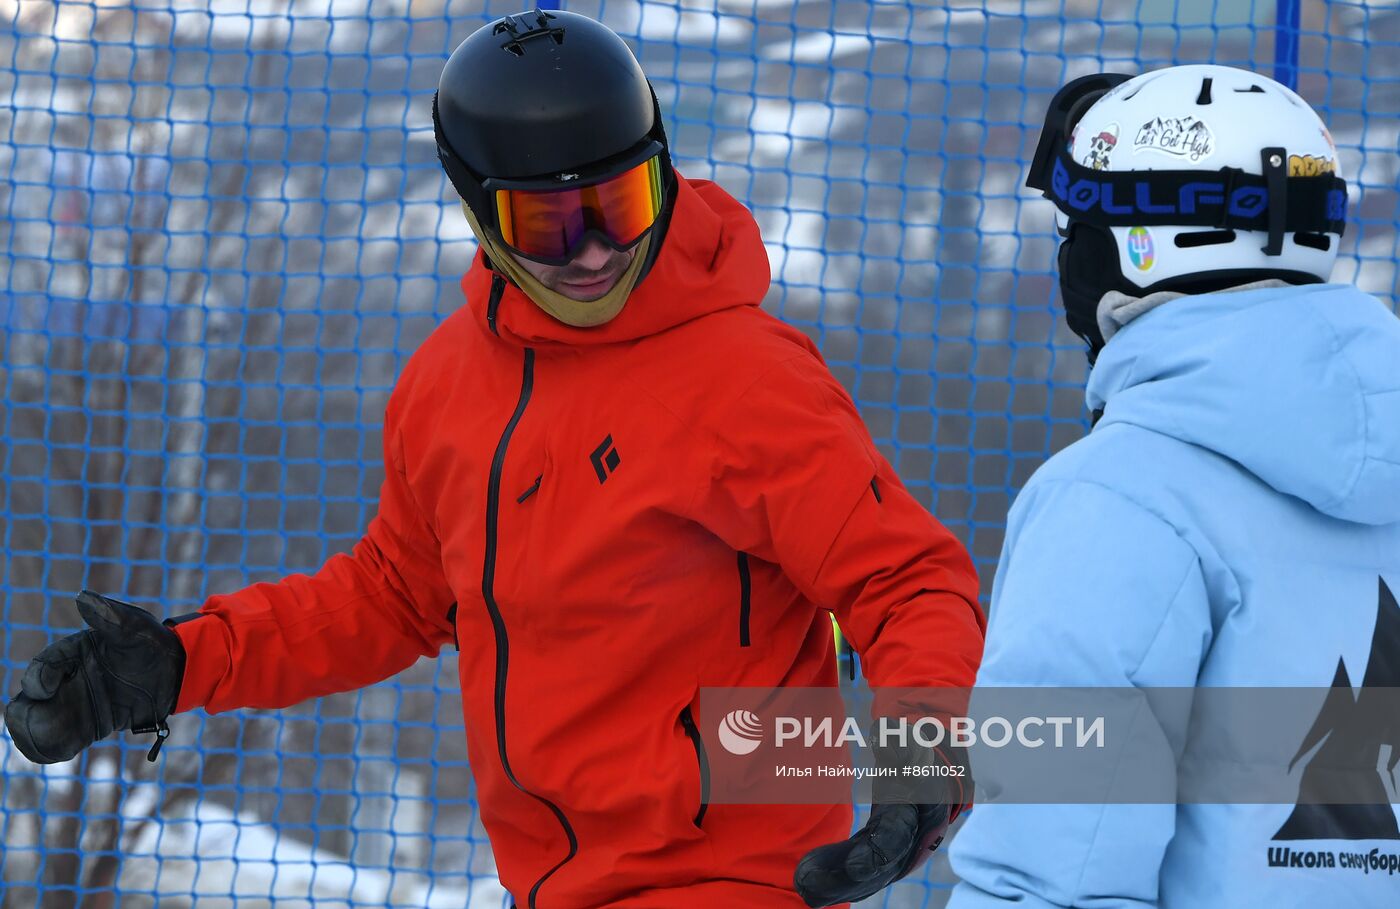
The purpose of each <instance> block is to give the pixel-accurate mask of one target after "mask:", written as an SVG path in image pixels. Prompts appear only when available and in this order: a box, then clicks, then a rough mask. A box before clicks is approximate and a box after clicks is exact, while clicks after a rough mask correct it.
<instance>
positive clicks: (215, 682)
mask: <svg viewBox="0 0 1400 909" xmlns="http://www.w3.org/2000/svg"><path fill="white" fill-rule="evenodd" d="M434 125H435V127H436V133H437V138H438V146H439V153H440V157H441V160H442V162H443V165H444V167H445V168H446V170H447V173H448V175H449V177H450V178H451V180H452V183H453V185H454V186H455V187H456V189H457V191H458V192H459V193H460V194H461V196H462V197H463V201H464V211H465V213H466V215H467V218H468V219H469V220H470V221H471V225H472V228H473V230H474V231H475V233H476V236H477V238H478V239H479V240H480V245H481V248H480V251H479V252H478V254H477V257H476V261H475V262H474V263H473V265H472V267H471V270H470V271H469V272H468V273H467V275H466V276H465V278H464V279H463V281H462V289H463V292H464V294H465V296H466V301H467V305H466V306H465V307H463V308H462V309H460V310H459V311H458V312H456V313H454V314H453V315H452V316H450V317H449V318H448V319H447V320H446V321H445V322H444V323H443V324H442V325H441V326H440V327H439V328H438V330H437V331H436V332H434V333H433V335H432V336H431V337H429V338H428V340H427V341H426V342H424V344H423V346H422V347H421V349H419V350H418V351H417V352H416V353H415V354H414V356H413V357H412V358H411V360H410V361H409V363H408V365H407V366H406V367H405V369H404V372H403V375H402V376H401V377H400V378H399V381H398V383H397V385H396V387H395V389H394V392H393V394H392V396H391V398H390V401H389V405H388V410H387V413H386V415H385V425H384V449H385V468H386V469H385V473H386V476H385V480H384V486H383V489H382V491H381V494H380V502H379V511H378V514H377V516H376V517H375V518H374V520H373V521H372V522H371V523H370V526H369V528H368V530H367V531H366V533H365V536H364V538H363V539H362V540H361V541H360V542H359V543H358V544H357V545H356V546H355V548H354V550H353V551H352V552H351V553H349V554H345V555H339V556H336V557H334V558H332V559H331V560H330V561H329V562H328V563H327V564H326V565H325V567H323V568H322V569H321V570H320V571H319V572H318V573H316V574H315V575H314V576H311V577H305V576H293V577H289V578H286V579H284V580H282V581H280V582H277V583H271V584H256V585H254V586H252V587H249V588H247V589H245V590H241V591H238V592H237V593H233V594H228V595H223V596H215V597H212V598H211V599H210V600H209V601H208V602H207V603H205V605H204V606H203V608H202V609H201V610H200V612H199V613H197V614H196V615H194V616H190V617H183V618H182V619H177V620H171V621H170V622H168V623H166V625H162V624H161V623H159V622H157V621H156V620H155V619H154V618H153V617H151V616H150V615H149V614H147V613H145V612H144V611H143V610H140V609H137V608H136V607H133V606H129V605H127V604H123V603H120V602H118V601H115V600H110V599H108V598H106V597H102V596H100V595H98V594H92V593H86V592H85V593H84V594H82V595H81V596H80V597H79V600H78V604H79V609H80V611H81V612H82V614H83V616H84V618H85V619H86V620H87V621H88V623H89V625H90V626H91V628H90V629H89V630H87V631H84V632H80V633H78V634H76V635H73V636H70V637H69V638H66V639H64V640H62V641H59V642H57V643H55V644H54V645H52V646H50V647H49V648H47V649H46V650H44V651H43V652H41V653H40V654H39V656H38V657H36V659H35V661H34V662H33V663H32V664H31V666H30V668H29V670H28V671H27V672H26V674H25V676H24V679H23V682H22V693H21V694H20V696H18V697H17V698H16V699H15V701H13V702H12V703H11V705H10V706H9V708H8V710H7V712H6V723H7V725H8V727H9V728H10V731H11V735H12V737H13V738H14V740H15V742H16V743H17V744H18V745H19V747H20V749H21V750H22V751H23V752H24V753H25V754H26V755H27V756H29V757H30V758H31V759H33V760H37V761H55V760H65V759H67V758H70V757H72V756H73V755H74V754H76V753H77V752H78V751H80V750H81V749H82V748H84V747H86V746H87V745H88V744H90V743H91V742H93V741H95V740H96V739H98V738H102V737H104V736H106V735H108V734H110V733H111V732H113V731H120V730H124V729H132V730H135V731H155V732H157V733H158V734H159V735H160V736H162V737H163V736H164V735H165V734H166V727H165V718H166V716H167V715H168V714H170V713H172V712H180V711H185V710H191V709H194V708H197V707H203V708H205V709H206V710H209V711H222V710H232V709H235V708H239V707H263V708H269V707H282V706H287V705H291V704H295V703H297V702H300V701H303V700H306V699H307V698H313V697H319V696H321V695H325V694H329V693H332V692H338V691H346V690H349V689H354V688H358V687H361V686H364V685H370V684H373V683H375V682H378V681H380V680H382V679H385V678H387V677H389V676H391V675H393V674H394V673H397V672H399V671H400V670H402V669H404V668H405V667H407V666H409V665H411V664H412V663H413V662H414V661H415V660H417V659H419V658H420V657H423V656H432V655H435V654H436V653H437V652H438V651H439V650H440V649H441V648H442V647H443V645H445V644H447V643H456V644H457V645H458V646H459V647H460V649H461V651H462V656H461V659H460V660H459V666H460V671H461V685H462V702H463V711H464V714H465V721H466V732H467V744H468V751H469V755H470V759H471V764H472V770H473V773H474V775H475V778H476V782H477V787H478V794H479V798H480V804H481V815H482V820H483V822H484V824H485V826H486V829H487V831H488V833H489V835H490V837H491V842H492V846H493V850H494V853H495V857H496V861H497V864H498V866H499V870H500V876H501V880H502V881H503V882H504V883H505V885H506V887H507V888H508V889H509V890H510V891H511V893H513V894H514V895H515V898H516V900H517V903H518V904H519V906H520V907H521V909H524V907H526V906H528V907H530V909H537V907H538V909H554V907H560V909H585V907H604V906H606V907H635V909H699V907H714V906H725V907H739V909H743V907H753V909H758V907H764V909H767V907H774V906H779V907H781V906H788V907H800V906H802V905H803V903H804V902H806V903H807V904H808V905H813V906H818V905H831V904H836V903H841V902H844V901H846V900H851V899H859V898H863V897H864V896H866V895H868V894H870V893H873V892H875V891H877V890H879V889H880V888H882V887H884V886H885V885H886V884H888V883H890V882H891V881H893V880H895V879H897V878H898V877H900V876H902V875H904V874H906V873H908V871H909V870H911V869H912V868H913V867H915V866H916V865H917V864H918V862H919V861H920V860H921V859H922V858H923V857H924V856H926V855H927V852H928V849H929V848H931V844H934V843H936V839H937V837H938V836H939V835H940V834H941V832H942V831H943V830H944V829H945V828H946V826H947V824H948V823H949V822H950V821H951V819H952V817H953V816H955V815H956V813H957V811H958V810H959V809H960V808H961V807H962V805H963V802H964V801H966V794H965V793H962V792H958V791H953V792H951V793H950V794H949V796H948V798H947V799H946V800H945V801H944V802H943V803H940V804H932V805H929V804H922V805H920V804H880V805H877V806H876V807H875V809H874V811H873V813H872V817H871V820H870V822H869V823H868V824H867V825H866V826H865V827H863V828H862V829H861V830H860V831H858V832H857V833H856V835H855V836H853V837H850V838H849V839H846V837H847V834H848V833H849V832H850V827H851V809H850V806H849V805H766V806H756V805H718V804H717V805H709V804H708V803H707V793H706V788H707V784H708V763H707V758H706V754H705V752H704V748H703V743H702V738H701V736H700V734H699V732H698V728H697V725H696V715H695V711H696V704H697V701H698V697H699V692H700V690H701V689H702V688H707V687H763V686H812V687H828V688H829V687H831V686H834V685H835V684H836V676H837V672H836V667H835V656H834V652H833V646H832V631H831V623H830V621H829V619H828V616H829V615H830V614H832V613H834V614H835V615H836V617H837V619H838V621H839V622H840V624H841V627H842V628H843V629H844V630H845V632H846V633H847V635H848V636H849V638H850V640H851V642H852V643H853V644H854V646H855V647H856V649H857V650H858V651H859V652H860V653H861V655H862V659H863V661H864V663H865V667H866V673H867V676H868V677H869V679H870V681H871V683H872V684H873V685H876V686H898V687H925V686H930V687H947V688H951V687H970V686H971V685H972V682H973V680H974V677H975V675H976V671H977V667H978V663H979V661H980V659H981V653H982V635H983V630H984V621H983V617H982V614H981V612H980V610H979V609H978V606H977V579H976V575H975V572H974V571H973V568H972V564H971V561H970V559H969V558H968V555H967V553H966V551H965V550H964V549H963V547H962V546H961V545H960V544H959V543H958V541H957V540H956V539H955V538H954V537H953V536H952V535H951V534H950V533H949V532H948V531H947V530H946V529H944V528H943V527H941V526H940V525H939V524H938V523H937V522H936V521H934V520H933V519H932V518H931V517H930V516H929V515H928V513H927V512H925V511H924V509H923V508H921V507H920V506H919V505H918V503H917V502H915V501H914V499H913V498H912V497H911V496H910V495H909V494H908V493H907V491H906V490H905V489H904V487H903V486H902V485H901V483H900V481H899V478H898V477H897V476H896V475H895V473H894V471H893V470H892V469H891V467H890V466H889V464H888V463H886V462H885V460H884V459H883V458H882V457H881V456H880V454H879V453H878V451H877V450H876V448H875V446H874V445H873V444H872V442H871V440H870V438H869V435H868V433H867V432H866V430H865V428H864V426H863V425H862V423H861V420H860V417H859V415H858V413H857V411H856V409H855V407H854V405H853V404H852V402H851V399H850V398H849V396H848V395H847V394H846V393H845V391H844V390H843V389H842V388H841V386H840V385H839V384H838V383H837V382H836V381H835V379H833V378H832V376H831V374H830V373H829V372H828V370H827V369H826V367H825V365H824V364H823V362H822V360H821V357H820V356H819V354H818V353H817V350H816V349H815V347H814V346H813V345H812V343H811V342H810V341H809V340H808V339H807V338H806V337H805V336H804V335H802V334H801V333H800V332H798V331H796V330H794V329H792V328H789V327H788V326H786V325H784V324H782V323H781V322H779V321H777V320H776V319H773V318H771V317H770V316H768V315H766V314H765V313H764V312H763V311H762V310H761V309H760V308H759V303H760V302H761V301H762V299H763V296H764V293H765V291H766V290H767V288H768V283H769V270H768V262H767V257H766V254H765V252H764V248H763V244H762V242H761V241H760V238H759V233H758V227H757V225H756V224H755V223H754V220H753V218H752V216H751V215H750V214H749V212H748V211H747V210H745V209H744V208H743V207H742V206H741V205H739V203H737V202H736V201H735V200H734V199H732V198H731V197H730V196H729V195H727V194H726V193H725V192H724V191H723V190H721V189H720V188H719V187H718V186H716V185H714V184H712V183H708V182H705V181H688V180H685V179H684V178H682V177H680V176H679V175H678V174H677V173H676V172H675V171H674V170H673V169H672V166H671V163H670V158H669V155H668V152H667V145H666V137H665V134H664V132H663V130H662V121H661V117H660V112H659V109H658V107H657V105H656V101H655V96H654V94H653V93H652V91H651V88H650V85H649V84H648V83H647V81H646V78H645V76H644V75H643V74H642V71H641V69H640V67H639V66H638V65H637V62H636V60H635V58H633V56H632V54H631V52H630V51H629V50H628V49H627V46H626V45H625V44H624V43H623V42H622V40H621V39H620V38H618V36H617V35H615V34H614V33H612V32H611V31H609V30H608V29H606V28H605V27H603V26H602V25H600V24H598V23H596V22H594V21H592V20H590V19H587V18H585V17H582V16H578V15H574V14H569V13H564V12H551V13H543V12H539V11H535V12H532V13H524V14H520V15H517V16H512V17H508V18H506V19H503V20H501V21H499V22H496V23H494V24H493V25H490V26H487V27H485V28H483V29H481V30H479V31H478V32H476V33H475V34H473V35H472V36H471V37H469V38H468V39H467V40H466V41H465V42H464V43H463V44H462V45H461V47H459V48H458V49H457V51H456V52H455V53H454V54H453V55H452V58H451V60H449V61H448V63H447V66H446V68H445V70H444V72H443V76H442V81H441V84H440V87H439V93H438V97H437V99H436V101H435V104H434ZM167 626H169V627H167ZM172 629H173V630H172ZM159 741H160V740H159V739H158V740H157V746H156V747H157V748H158V747H159ZM153 751H154V749H153ZM823 844H826V845H823ZM804 855H805V856H806V857H805V858H803V856H804ZM799 859H800V860H801V862H800V864H799ZM795 870H796V875H795V876H794V872H795ZM799 894H800V897H799Z"/></svg>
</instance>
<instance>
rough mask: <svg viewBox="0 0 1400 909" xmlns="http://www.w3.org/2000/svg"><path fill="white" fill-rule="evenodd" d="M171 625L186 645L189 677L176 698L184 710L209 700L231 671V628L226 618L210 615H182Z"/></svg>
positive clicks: (186, 675)
mask: <svg viewBox="0 0 1400 909" xmlns="http://www.w3.org/2000/svg"><path fill="white" fill-rule="evenodd" d="M170 628H171V629H172V630H173V631H174V632H175V634H176V635H178V636H179V638H180V643H181V644H182V645H184V648H185V676H184V680H183V681H182V682H181V683H180V696H179V698H177V699H176V701H175V712H176V713H183V712H185V711H186V710H194V709H195V708H197V707H203V706H204V705H205V704H207V703H209V700H210V699H211V698H212V697H213V696H214V689H215V688H216V687H217V686H218V684H219V682H221V681H222V680H223V678H224V676H225V675H227V674H228V670H229V665H230V663H231V660H230V659H229V646H228V637H227V630H226V627H225V625H224V623H223V622H222V621H220V620H219V619H218V618H217V617H216V616H210V615H199V616H196V617H186V616H180V617H179V618H178V619H176V620H172V621H171V622H170Z"/></svg>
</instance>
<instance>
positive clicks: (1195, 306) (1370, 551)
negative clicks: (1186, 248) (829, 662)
mask: <svg viewBox="0 0 1400 909" xmlns="http://www.w3.org/2000/svg"><path fill="white" fill-rule="evenodd" d="M1088 402H1089V406H1090V408H1092V409H1099V408H1102V409H1103V410H1104V415H1103V418H1102V419H1101V420H1100V421H1099V423H1098V424H1097V425H1096V426H1095V428H1094V430H1093V432H1091V433H1090V434H1089V435H1088V437H1086V438H1084V439H1083V440H1081V441H1079V442H1077V443H1076V444H1074V445H1072V446H1070V447H1069V448H1067V449H1066V450H1064V451H1063V452H1061V453H1060V454H1058V455H1056V456H1055V457H1053V458H1052V459H1051V460H1050V461H1049V462H1047V463H1046V464H1045V465H1043V466H1042V467H1041V468H1040V470H1038V471H1037V472H1036V474H1035V476H1034V477H1033V478H1032V479H1031V481H1030V482H1029V483H1028V484H1027V486H1026V488H1025V489H1024V490H1023V491H1022V492H1021V494H1020V496H1019V497H1018V498H1017V499H1016V502H1015V505H1014V507H1013V508H1012V510H1011V514H1010V517H1009V519H1008V526H1007V535H1006V542H1005V548H1004V550H1003V552H1002V557H1001V563H1000V566H999V568H998V571H997V577H996V583H995V585H994V590H993V597H992V609H991V625H990V628H989V630H988V635H987V651H986V657H985V660H984V662H983V664H982V669H981V672H980V673H979V675H978V685H979V686H1024V685H1034V686H1068V685H1075V686H1127V685H1132V686H1137V687H1139V688H1148V687H1158V686H1317V687H1319V688H1325V687H1326V686H1329V685H1331V684H1332V683H1333V680H1334V676H1335V675H1336V674H1337V672H1338V660H1339V659H1340V660H1341V662H1342V664H1343V665H1344V666H1345V667H1346V670H1347V674H1348V675H1347V677H1348V678H1349V680H1350V684H1351V685H1353V686H1360V685H1362V679H1363V677H1364V676H1365V674H1366V672H1367V667H1368V663H1374V664H1375V665H1373V666H1372V667H1371V673H1372V675H1371V677H1370V678H1371V679H1372V680H1374V679H1377V678H1381V677H1387V678H1389V679H1390V680H1391V681H1390V682H1389V684H1391V685H1397V684H1400V683H1397V682H1395V681H1394V679H1395V677H1396V674H1397V673H1400V652H1397V651H1400V645H1397V638H1396V636H1395V630H1396V628H1397V627H1400V626H1397V621H1396V620H1397V618H1400V617H1397V616H1396V615H1390V614H1389V613H1387V612H1386V610H1387V609H1391V610H1394V609H1395V608H1396V607H1395V606H1394V603H1393V601H1392V602H1390V603H1389V605H1388V606H1387V604H1386V602H1385V599H1384V598H1383V596H1382V595H1381V594H1380V593H1379V592H1378V591H1379V589H1380V584H1379V583H1378V581H1383V582H1384V583H1385V584H1387V585H1388V586H1389V588H1390V590H1393V591H1395V592H1397V593H1400V319H1397V318H1396V317H1395V315H1394V314H1392V313H1391V311H1390V310H1389V309H1388V308H1387V307H1386V306H1385V305H1384V304H1382V303H1381V302H1380V301H1378V300H1376V299H1375V298H1373V297H1371V296H1368V295H1366V294H1363V293H1361V292H1360V291H1358V290H1356V289H1355V288H1352V287H1348V286H1339V285H1315V286H1310V287H1286V288H1273V289H1255V290H1242V291H1235V292H1222V293H1215V294H1205V295H1200V296H1193V297H1183V298H1180V299H1176V300H1172V301H1170V302H1167V303H1165V304H1163V305H1161V306H1159V307H1157V308H1156V309H1154V310H1152V311H1150V312H1147V313H1145V314H1144V315H1142V316H1140V317H1139V318H1137V319H1136V320H1134V321H1132V322H1131V323H1129V324H1128V325H1127V326H1126V327H1124V328H1123V329H1122V330H1121V331H1119V333H1118V334H1116V335H1115V336H1114V337H1113V338H1112V340H1111V341H1110V342H1109V343H1108V345H1107V346H1106V347H1105V348H1104V350H1103V352H1102V353H1101V354H1100V356H1099V359H1098V363H1097V365H1096V366H1095V367H1094V369H1093V372H1092V374H1091V376H1090V380H1089V387H1088ZM1383 627H1384V628H1385V629H1387V630H1384V631H1382V628H1383ZM1370 683H1373V682H1368V684H1370ZM1168 734H1169V735H1170V734H1172V733H1171V732H1170V731H1169V733H1168ZM1384 754H1385V753H1384V751H1382V757H1384ZM1301 764H1302V762H1300V765H1301ZM975 770H976V767H975V762H974V772H975ZM1302 771H1303V768H1302V766H1299V767H1298V768H1297V773H1298V774H1299V775H1301V773H1302ZM1386 785H1387V788H1388V791H1389V795H1390V798H1389V800H1390V802H1392V803H1395V802H1397V801H1400V799H1397V798H1396V796H1395V791H1394V789H1393V788H1391V787H1393V785H1394V784H1393V782H1389V783H1387V784H1386ZM1293 810H1294V806H1293V805H1290V804H1276V805H1185V806H1174V805H1109V806H1102V805H1034V806H1028V805H997V804H988V805H983V806H981V807H978V808H976V809H974V811H973V812H972V814H971V816H970V817H969V818H968V820H967V822H966V824H965V826H964V827H963V829H962V830H961V831H960V832H959V833H958V835H957V836H956V837H955V839H954V840H953V844H952V847H951V849H950V854H951V860H952V864H953V869H954V870H955V871H956V872H957V873H958V875H959V876H960V877H961V878H962V881H963V883H961V884H960V885H959V886H958V887H957V889H956V891H955V892H954V895H953V898H952V901H951V903H949V907H950V909H991V907H1003V909H1004V907H1008V906H1016V907H1019V909H1044V907H1060V906H1077V907H1090V909H1110V907H1114V909H1116V907H1142V909H1146V907H1164V909H1202V907H1222V909H1223V907H1229V909H1249V907H1268V909H1282V907H1292V906H1325V907H1329V909H1331V907H1335V909H1343V907H1345V909H1370V907H1377V909H1379V907H1391V909H1393V907H1397V906H1400V871H1392V868H1391V865H1394V864H1395V863H1396V862H1397V861H1400V839H1392V838H1388V837H1386V838H1372V839H1326V838H1318V839H1291V840H1286V841H1285V840H1275V839H1274V837H1275V836H1276V835H1277V834H1278V833H1279V832H1280V830H1281V828H1282V827H1283V825H1284V824H1285V823H1286V822H1288V821H1289V819H1290V815H1291V814H1292V812H1293ZM1379 810H1380V811H1381V812H1385V811H1387V810H1389V811H1390V812H1394V810H1395V806H1394V805H1393V804H1392V805H1389V806H1381V808H1380V809H1379ZM1384 817H1385V818H1386V822H1387V823H1388V821H1389V815H1388V814H1385V815H1384ZM1271 848H1272V849H1273V850H1274V851H1273V852H1272V853H1271V852H1270V849H1271ZM1284 849H1287V850H1289V852H1287V853H1285V852H1283V851H1282V850H1284ZM1300 854H1301V855H1302V856H1303V857H1304V858H1307V860H1308V862H1311V863H1314V865H1315V867H1311V868H1309V867H1306V866H1302V865H1303V862H1301V861H1297V864H1299V865H1300V866H1301V867H1291V865H1292V864H1294V862H1295V859H1294V858H1293V856H1296V855H1300ZM1309 855H1311V856H1312V857H1311V858H1308V856H1309ZM1327 855H1331V856H1332V858H1333V859H1335V860H1336V862H1335V863H1329V861H1328V860H1327ZM1271 856H1272V857H1273V858H1274V860H1275V862H1277V861H1279V860H1280V859H1282V862H1283V865H1282V866H1271V863H1270V858H1271ZM1357 856H1360V858H1361V861H1360V864H1361V865H1362V866H1363V867H1361V868H1357V867H1354V866H1355V865H1356V864H1357ZM1387 857H1389V858H1387ZM1378 862H1379V864H1381V865H1385V867H1384V868H1378V867H1377V863H1378ZM1387 862H1389V864H1387ZM1316 865H1322V866H1323V867H1316ZM1329 865H1330V866H1329Z"/></svg>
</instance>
